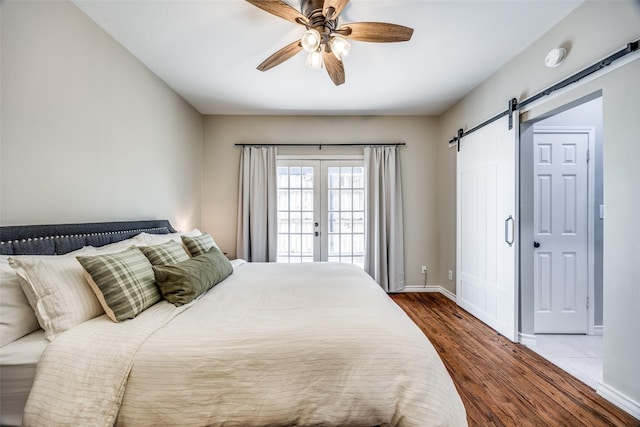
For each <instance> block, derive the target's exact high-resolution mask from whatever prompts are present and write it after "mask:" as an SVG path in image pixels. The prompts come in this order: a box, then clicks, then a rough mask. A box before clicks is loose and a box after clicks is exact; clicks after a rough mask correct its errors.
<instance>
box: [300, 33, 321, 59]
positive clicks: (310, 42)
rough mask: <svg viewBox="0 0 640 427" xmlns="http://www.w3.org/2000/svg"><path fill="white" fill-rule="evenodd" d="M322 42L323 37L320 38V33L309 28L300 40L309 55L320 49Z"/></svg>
mask: <svg viewBox="0 0 640 427" xmlns="http://www.w3.org/2000/svg"><path fill="white" fill-rule="evenodd" d="M321 41H322V37H321V36H320V32H319V31H318V30H316V29H314V28H309V29H308V30H307V31H306V32H305V33H304V34H303V35H302V38H301V39H300V43H301V44H302V48H303V49H304V50H306V51H307V52H309V53H313V52H316V51H317V50H318V48H319V47H320V42H321Z"/></svg>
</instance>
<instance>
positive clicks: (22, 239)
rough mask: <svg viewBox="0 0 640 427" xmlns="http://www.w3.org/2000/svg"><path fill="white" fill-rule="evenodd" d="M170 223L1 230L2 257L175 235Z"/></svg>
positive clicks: (79, 225)
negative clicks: (136, 236) (140, 235)
mask: <svg viewBox="0 0 640 427" xmlns="http://www.w3.org/2000/svg"><path fill="white" fill-rule="evenodd" d="M175 231H176V230H174V228H173V227H172V226H171V224H170V223H169V221H167V220H149V221H119V222H94V223H84V224H54V225H16V226H6V227H0V254H1V255H62V254H66V253H67V252H71V251H74V250H76V249H80V248H82V247H83V246H104V245H107V244H109V243H114V242H119V241H121V240H125V239H128V238H130V237H133V236H135V235H136V234H140V233H142V232H146V233H151V234H167V233H174V232H175Z"/></svg>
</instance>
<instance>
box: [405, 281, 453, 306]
mask: <svg viewBox="0 0 640 427" xmlns="http://www.w3.org/2000/svg"><path fill="white" fill-rule="evenodd" d="M402 292H438V293H441V294H442V295H444V296H445V297H447V298H449V299H450V300H451V301H453V302H456V294H454V293H453V292H451V291H450V290H448V289H445V288H444V287H442V286H440V285H427V286H405V287H404V289H403V290H402Z"/></svg>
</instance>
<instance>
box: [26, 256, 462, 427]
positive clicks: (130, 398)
mask: <svg viewBox="0 0 640 427" xmlns="http://www.w3.org/2000/svg"><path fill="white" fill-rule="evenodd" d="M24 421H25V425H52V424H68V425H69V424H70V425H105V426H106V425H112V424H114V423H115V424H117V425H129V426H144V425H181V426H188V425H225V426H258V425H272V426H282V425H323V426H332V425H335V426H344V425H350V426H374V425H398V426H430V425H441V426H445V425H446V426H456V425H466V414H465V410H464V407H463V405H462V402H461V400H460V397H459V395H458V394H457V392H456V389H455V387H454V385H453V382H452V381H451V378H450V377H449V375H448V373H447V372H446V369H445V368H444V365H443V364H442V362H441V360H440V358H439V356H438V355H437V353H436V352H435V350H434V349H433V347H432V346H431V344H430V343H429V341H428V340H427V339H426V337H425V336H424V334H423V333H422V332H421V331H420V330H419V329H418V327H417V326H416V325H415V324H414V323H413V322H412V321H411V320H410V319H409V318H408V317H407V316H406V314H405V313H404V312H403V311H402V310H401V309H400V308H399V307H398V306H397V305H396V304H395V303H394V302H393V301H392V300H391V299H390V298H389V297H388V296H387V295H386V294H385V293H384V292H383V291H382V289H381V288H380V287H379V286H377V285H376V284H375V283H374V282H373V281H372V280H371V279H370V278H369V276H367V275H366V274H365V273H364V272H363V271H362V270H361V269H359V268H358V267H354V266H350V265H345V264H332V263H329V264H262V263H248V264H244V265H240V266H236V269H235V272H234V274H232V275H231V276H230V277H228V278H227V279H226V280H224V281H223V282H222V283H220V284H218V285H217V286H216V287H214V288H213V289H212V290H210V291H209V292H208V293H207V294H205V295H204V296H203V297H202V298H200V299H199V300H196V301H194V302H193V303H191V304H189V305H188V306H183V307H180V308H175V307H173V306H172V305H170V304H169V303H166V302H162V303H159V304H157V305H155V306H153V307H152V308H150V309H148V310H147V311H145V312H143V313H142V314H141V315H140V316H138V317H137V318H135V319H133V320H130V321H127V322H123V323H120V324H116V323H113V322H110V321H109V320H108V319H106V317H105V316H101V317H98V318H96V319H92V320H90V321H88V322H85V323H83V324H81V325H79V326H76V327H74V328H73V329H71V330H69V331H67V332H65V333H64V334H63V335H62V336H60V337H59V338H57V339H56V340H55V341H53V342H52V343H50V344H49V346H48V347H47V350H46V351H45V354H44V355H43V357H42V360H41V362H40V365H39V367H38V373H37V376H36V380H35V382H34V386H33V389H32V393H31V395H30V397H29V401H28V402H27V407H26V409H25V418H24Z"/></svg>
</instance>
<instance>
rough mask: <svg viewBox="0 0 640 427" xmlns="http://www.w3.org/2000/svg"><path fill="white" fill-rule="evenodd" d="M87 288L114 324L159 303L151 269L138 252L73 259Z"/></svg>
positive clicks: (127, 251)
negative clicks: (84, 278)
mask: <svg viewBox="0 0 640 427" xmlns="http://www.w3.org/2000/svg"><path fill="white" fill-rule="evenodd" d="M77 259H78V261H79V262H80V264H82V267H84V269H85V271H86V274H85V276H86V277H87V280H88V282H89V285H90V286H91V288H92V289H93V291H94V292H95V293H96V296H97V297H98V300H99V301H100V304H101V305H102V307H103V308H104V311H105V313H107V316H109V318H110V319H111V320H113V321H114V322H121V321H123V320H126V319H133V318H134V317H136V316H137V315H138V314H140V313H141V312H142V311H144V310H145V309H147V308H149V307H150V306H152V305H154V304H155V303H157V302H158V301H160V300H162V295H160V291H159V290H158V286H157V285H156V281H155V277H154V275H153V267H152V266H151V263H150V262H149V260H148V259H147V257H145V256H144V254H143V253H142V251H140V249H138V248H136V247H134V248H129V249H127V250H126V251H123V252H118V253H115V254H106V255H97V256H79V257H77Z"/></svg>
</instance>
